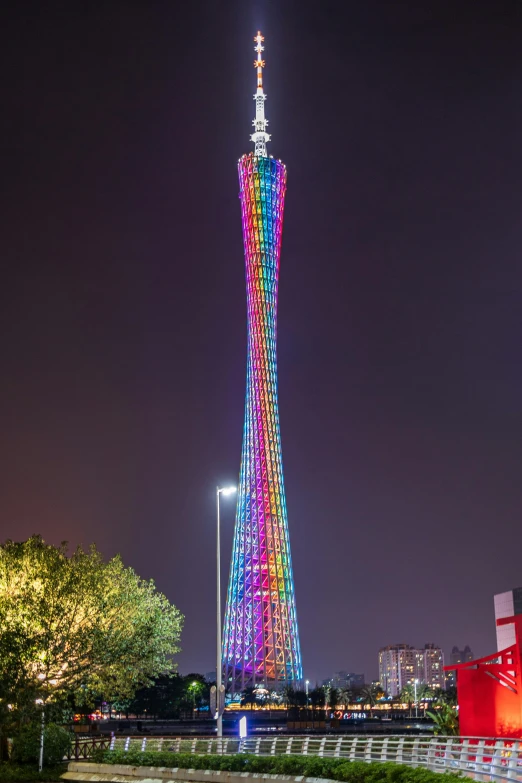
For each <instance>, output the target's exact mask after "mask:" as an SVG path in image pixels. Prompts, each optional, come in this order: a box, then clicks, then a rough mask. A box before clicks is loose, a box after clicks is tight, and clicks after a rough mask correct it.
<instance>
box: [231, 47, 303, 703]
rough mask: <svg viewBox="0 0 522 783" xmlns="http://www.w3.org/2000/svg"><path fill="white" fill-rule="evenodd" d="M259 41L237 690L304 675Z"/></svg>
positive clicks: (275, 188) (279, 177) (282, 186)
mask: <svg viewBox="0 0 522 783" xmlns="http://www.w3.org/2000/svg"><path fill="white" fill-rule="evenodd" d="M263 40H264V38H263V36H262V35H261V33H258V34H257V36H256V37H255V38H254V41H255V43H256V46H255V51H256V61H255V63H254V66H255V68H256V71H257V90H256V94H255V95H254V100H255V107H256V116H255V120H254V123H253V124H254V133H253V134H252V136H251V140H252V141H253V142H254V151H253V152H251V153H249V154H248V155H243V157H242V158H240V160H239V164H238V169H239V198H240V201H241V216H242V222H243V244H244V250H245V267H246V294H247V319H248V357H247V384H246V385H247V388H246V402H245V424H244V429H243V447H242V453H241V468H240V475H239V487H238V498H237V508H236V521H235V528H234V541H233V551H232V560H231V566H230V578H229V584H228V593H227V606H226V612H225V623H224V630H223V651H222V652H223V665H224V672H225V679H224V683H225V686H226V687H227V688H228V689H229V690H230V691H231V692H232V693H238V692H241V691H242V690H244V688H246V687H248V686H255V685H257V684H263V685H265V686H266V687H268V688H278V687H281V686H283V685H285V684H288V683H293V684H296V683H297V682H299V681H300V680H301V679H302V664H301V651H300V645H299V633H298V628H297V616H296V608H295V594H294V580H293V573H292V559H291V556H290V540H289V534H288V519H287V510H286V498H285V490H284V484H283V462H282V456H281V435H280V431H279V406H278V399H277V359H276V321H277V293H278V283H279V257H280V250H281V236H282V230H283V209H284V201H285V193H286V166H285V165H284V163H282V162H281V161H280V160H275V159H274V158H273V157H272V156H268V155H267V150H266V145H267V142H268V141H269V139H270V137H269V135H268V133H267V132H266V126H267V120H266V119H265V99H266V95H265V93H264V90H263V68H264V65H265V62H264V60H263V59H262V54H261V53H262V52H263V50H264V47H263V45H262V42H263Z"/></svg>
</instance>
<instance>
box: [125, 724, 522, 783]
mask: <svg viewBox="0 0 522 783" xmlns="http://www.w3.org/2000/svg"><path fill="white" fill-rule="evenodd" d="M110 748H111V749H121V750H124V751H129V750H131V749H132V750H143V751H144V750H156V751H170V752H172V753H197V754H207V753H219V754H231V753H253V754H255V755H260V756H281V755H299V756H323V757H331V758H340V759H346V760H348V761H364V762H367V763H371V762H376V761H377V762H383V761H392V762H395V763H397V764H407V765H409V766H411V767H424V768H425V769H429V770H432V771H433V772H460V773H461V774H464V775H466V776H469V777H472V778H474V779H475V780H478V781H482V782H483V783H487V781H511V782H513V781H515V782H516V783H522V740H518V739H500V738H494V737H493V738H484V737H412V736H410V735H408V736H398V735H392V736H375V735H372V736H361V735H355V736H354V735H342V736H335V735H329V736H323V737H321V736H315V735H314V736H306V735H300V736H288V735H286V736H277V737H252V738H248V739H244V740H239V739H237V738H235V737H223V739H217V738H215V737H212V738H209V737H193V738H183V737H112V739H111V741H110Z"/></svg>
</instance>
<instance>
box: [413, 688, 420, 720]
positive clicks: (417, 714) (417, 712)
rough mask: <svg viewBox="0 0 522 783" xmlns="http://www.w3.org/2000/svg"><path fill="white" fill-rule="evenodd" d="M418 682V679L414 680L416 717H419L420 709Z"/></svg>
mask: <svg viewBox="0 0 522 783" xmlns="http://www.w3.org/2000/svg"><path fill="white" fill-rule="evenodd" d="M418 682H419V681H418V680H414V681H413V693H414V701H415V717H416V718H418V717H419V710H418V707H417V685H418Z"/></svg>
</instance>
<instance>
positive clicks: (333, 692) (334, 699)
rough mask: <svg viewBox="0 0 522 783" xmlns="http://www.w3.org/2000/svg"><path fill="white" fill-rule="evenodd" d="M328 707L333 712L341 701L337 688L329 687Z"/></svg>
mask: <svg viewBox="0 0 522 783" xmlns="http://www.w3.org/2000/svg"><path fill="white" fill-rule="evenodd" d="M327 698H328V707H329V708H330V710H331V711H332V712H333V711H334V710H336V709H337V705H338V704H339V702H340V701H341V692H340V690H339V688H334V687H333V686H330V687H329V688H328V697H327Z"/></svg>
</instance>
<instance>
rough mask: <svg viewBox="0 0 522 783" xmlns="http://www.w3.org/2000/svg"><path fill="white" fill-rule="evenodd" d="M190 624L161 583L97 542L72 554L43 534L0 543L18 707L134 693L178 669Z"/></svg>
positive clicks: (3, 624)
mask: <svg viewBox="0 0 522 783" xmlns="http://www.w3.org/2000/svg"><path fill="white" fill-rule="evenodd" d="M182 624H183V616H182V615H181V614H180V612H179V611H178V610H177V609H176V607H175V606H173V605H172V604H170V603H169V601H168V600H167V598H166V597H165V596H164V595H162V594H161V593H158V592H157V591H156V588H155V585H154V582H152V581H146V580H143V579H140V577H139V576H138V575H137V574H136V573H135V572H134V571H133V570H132V569H131V568H126V567H125V566H124V565H123V563H122V561H121V559H120V557H119V556H117V557H114V558H112V559H111V560H109V562H107V563H106V562H104V561H103V559H102V556H101V554H100V553H99V552H98V550H97V549H96V547H95V546H94V545H92V546H91V547H90V549H89V550H88V551H84V550H83V549H82V548H80V547H78V549H76V550H75V551H74V552H73V553H72V554H71V555H69V554H68V552H67V545H66V544H65V543H64V544H62V545H61V546H60V547H54V546H50V545H48V544H46V543H45V542H44V541H43V540H42V538H41V537H40V536H33V537H32V538H30V539H28V540H27V541H25V542H22V543H16V542H13V541H7V542H6V543H4V544H3V545H1V546H0V681H2V682H3V688H4V690H3V693H2V698H3V699H4V700H5V701H6V702H8V703H11V704H12V705H14V706H15V707H16V708H18V709H22V708H23V706H24V700H29V701H32V703H33V704H34V697H35V695H37V696H38V697H39V698H41V699H43V701H44V702H45V703H47V702H48V701H60V700H65V699H67V698H68V697H70V696H71V694H74V698H75V700H76V702H77V703H81V702H82V700H83V701H89V700H91V701H92V698H93V696H94V695H95V694H98V695H99V694H103V695H104V697H105V699H107V700H110V699H112V698H114V697H116V696H118V697H119V698H120V699H121V698H124V697H126V696H132V695H133V693H134V691H135V690H136V689H137V688H138V687H139V686H142V685H147V684H150V683H151V681H152V678H153V677H155V676H157V675H159V674H160V673H162V672H165V671H166V670H168V669H170V668H172V661H171V657H172V656H173V655H174V654H175V653H176V652H178V650H179V647H178V642H179V637H180V632H181V628H182Z"/></svg>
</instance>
